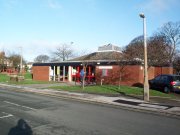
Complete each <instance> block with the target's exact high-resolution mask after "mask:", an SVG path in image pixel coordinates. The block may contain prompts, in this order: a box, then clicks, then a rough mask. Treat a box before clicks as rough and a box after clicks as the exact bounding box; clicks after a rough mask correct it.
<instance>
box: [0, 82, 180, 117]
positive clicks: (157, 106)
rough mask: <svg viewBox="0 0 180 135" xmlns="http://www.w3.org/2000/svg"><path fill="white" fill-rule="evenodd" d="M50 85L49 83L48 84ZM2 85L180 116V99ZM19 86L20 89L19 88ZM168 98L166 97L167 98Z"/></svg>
mask: <svg viewBox="0 0 180 135" xmlns="http://www.w3.org/2000/svg"><path fill="white" fill-rule="evenodd" d="M48 85H49V84H48ZM0 86H1V87H10V88H13V90H16V91H23V92H31V93H37V94H43V95H50V96H55V97H63V98H71V99H76V100H81V101H84V102H93V103H99V104H108V105H113V106H117V107H123V108H127V109H136V110H141V111H142V110H143V111H146V112H150V113H161V114H165V115H173V116H177V117H180V104H179V103H180V101H178V100H177V101H175V103H174V104H165V103H159V102H155V100H153V102H144V101H143V100H140V99H136V98H133V97H127V96H117V97H114V96H104V95H96V94H88V93H75V92H68V91H58V90H52V89H42V86H41V87H40V85H29V86H18V85H8V84H0ZM17 88H18V89H17ZM165 100H166V99H165Z"/></svg>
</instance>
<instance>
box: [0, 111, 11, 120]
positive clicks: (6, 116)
mask: <svg viewBox="0 0 180 135" xmlns="http://www.w3.org/2000/svg"><path fill="white" fill-rule="evenodd" d="M2 113H3V114H5V115H4V116H1V117H0V119H3V118H8V117H12V116H13V115H12V114H9V113H5V112H2Z"/></svg>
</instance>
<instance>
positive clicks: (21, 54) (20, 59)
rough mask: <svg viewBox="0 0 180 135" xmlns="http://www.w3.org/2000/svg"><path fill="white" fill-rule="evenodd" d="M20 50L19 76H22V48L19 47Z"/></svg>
mask: <svg viewBox="0 0 180 135" xmlns="http://www.w3.org/2000/svg"><path fill="white" fill-rule="evenodd" d="M19 48H20V56H21V59H20V74H21V75H22V68H23V65H22V46H21V47H19Z"/></svg>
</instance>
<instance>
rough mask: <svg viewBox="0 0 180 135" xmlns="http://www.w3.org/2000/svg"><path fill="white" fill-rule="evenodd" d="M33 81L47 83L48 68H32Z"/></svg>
mask: <svg viewBox="0 0 180 135" xmlns="http://www.w3.org/2000/svg"><path fill="white" fill-rule="evenodd" d="M32 71H33V80H39V81H49V66H33V69H32Z"/></svg>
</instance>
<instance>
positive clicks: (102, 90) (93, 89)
mask: <svg viewBox="0 0 180 135" xmlns="http://www.w3.org/2000/svg"><path fill="white" fill-rule="evenodd" d="M49 88H51V89H56V90H65V91H72V92H86V93H97V94H115V95H116V94H122V95H137V96H142V95H143V89H142V88H138V87H130V86H121V88H120V89H118V86H114V85H103V86H86V87H85V88H84V90H82V88H81V87H80V86H54V87H49ZM150 96H160V97H169V98H178V97H176V96H175V95H172V94H166V93H163V92H160V91H156V90H150Z"/></svg>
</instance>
